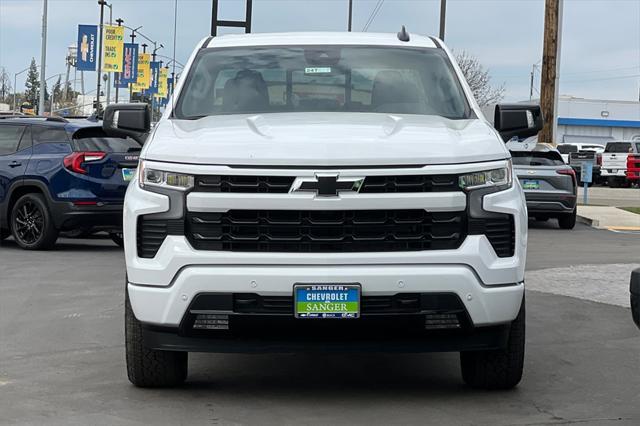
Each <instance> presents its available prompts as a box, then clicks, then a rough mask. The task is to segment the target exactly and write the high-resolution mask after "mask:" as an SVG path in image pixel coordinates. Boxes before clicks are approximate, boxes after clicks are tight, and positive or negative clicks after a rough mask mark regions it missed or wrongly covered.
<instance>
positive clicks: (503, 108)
mask: <svg viewBox="0 0 640 426" xmlns="http://www.w3.org/2000/svg"><path fill="white" fill-rule="evenodd" d="M542 124H543V119H542V110H541V109H540V105H530V104H498V105H496V110H495V115H494V120H493V125H494V127H495V128H496V130H497V131H498V132H500V135H501V136H502V139H503V140H504V141H505V142H508V141H510V140H511V139H512V138H513V137H514V136H515V137H518V138H519V139H524V138H528V137H531V136H535V135H537V134H538V132H539V131H540V130H542Z"/></svg>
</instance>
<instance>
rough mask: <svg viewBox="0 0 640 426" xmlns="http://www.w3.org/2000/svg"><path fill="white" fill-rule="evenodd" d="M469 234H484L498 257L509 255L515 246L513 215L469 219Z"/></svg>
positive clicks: (512, 253) (512, 252) (511, 254)
mask: <svg viewBox="0 0 640 426" xmlns="http://www.w3.org/2000/svg"><path fill="white" fill-rule="evenodd" d="M469 234H470V235H482V234H484V235H486V236H487V238H488V239H489V242H490V243H491V246H492V247H493V249H494V250H495V251H496V254H497V255H498V257H511V256H513V255H514V252H515V247H516V232H515V226H514V223H513V216H512V215H510V214H505V215H501V216H500V217H492V218H486V219H470V220H469Z"/></svg>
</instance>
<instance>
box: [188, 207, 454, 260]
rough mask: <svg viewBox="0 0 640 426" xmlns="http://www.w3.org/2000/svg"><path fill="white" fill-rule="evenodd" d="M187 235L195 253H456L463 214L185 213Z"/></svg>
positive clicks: (414, 212)
mask: <svg viewBox="0 0 640 426" xmlns="http://www.w3.org/2000/svg"><path fill="white" fill-rule="evenodd" d="M185 230H186V235H187V238H188V239H189V242H190V243H191V244H192V245H193V247H194V248H196V249H199V250H223V251H225V250H226V251H249V252H336V253H340V252H373V251H416V250H444V249H456V248H458V247H459V246H460V244H462V241H463V240H464V238H465V236H466V221H465V213H464V212H442V213H441V212H438V213H431V212H426V211H424V210H354V211H342V210H339V211H333V210H329V211H290V210H269V211H266V210H230V211H228V212H225V213H197V212H189V213H187V223H186V229H185Z"/></svg>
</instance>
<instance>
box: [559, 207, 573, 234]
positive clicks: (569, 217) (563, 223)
mask: <svg viewBox="0 0 640 426" xmlns="http://www.w3.org/2000/svg"><path fill="white" fill-rule="evenodd" d="M577 217H578V209H577V208H576V209H573V212H572V213H567V214H564V215H562V216H560V217H559V218H558V225H560V228H562V229H573V228H574V227H575V226H576V219H577Z"/></svg>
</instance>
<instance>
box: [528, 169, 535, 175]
mask: <svg viewBox="0 0 640 426" xmlns="http://www.w3.org/2000/svg"><path fill="white" fill-rule="evenodd" d="M527 173H529V174H530V175H535V174H536V171H535V170H527Z"/></svg>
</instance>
